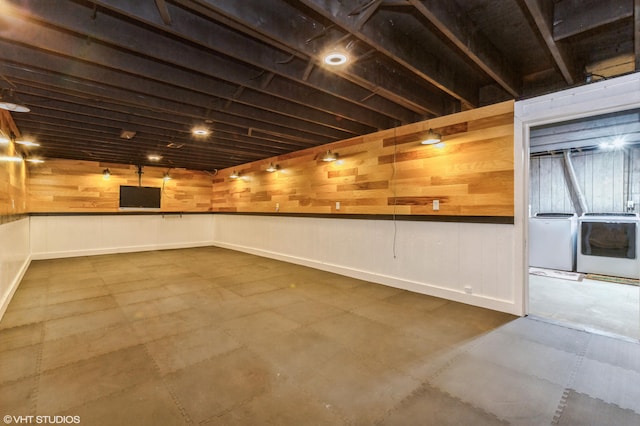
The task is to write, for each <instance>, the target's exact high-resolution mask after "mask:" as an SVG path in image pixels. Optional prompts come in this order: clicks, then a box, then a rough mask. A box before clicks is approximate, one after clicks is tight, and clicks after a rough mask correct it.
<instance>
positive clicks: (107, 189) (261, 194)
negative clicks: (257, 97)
mask: <svg viewBox="0 0 640 426" xmlns="http://www.w3.org/2000/svg"><path fill="white" fill-rule="evenodd" d="M430 128H433V129H434V130H436V131H438V132H440V133H441V134H442V135H443V136H444V138H443V141H444V144H445V146H444V147H442V148H438V147H435V146H426V145H421V144H420V140H421V139H422V138H423V137H424V135H426V133H427V132H428V130H429V129H430ZM327 149H331V150H332V151H333V152H337V153H338V154H339V161H336V162H331V163H327V162H324V161H322V160H321V159H320V157H321V155H322V154H324V152H326V150H327ZM271 162H273V163H275V164H278V165H279V167H280V168H279V170H278V171H277V172H274V173H269V172H267V171H266V170H265V169H266V168H267V166H268V165H269V163H271ZM513 164H514V163H513V102H505V103H502V104H497V105H492V106H489V107H484V108H479V109H475V110H470V111H465V112H462V113H458V114H453V115H450V116H445V117H439V118H437V119H433V120H429V121H424V122H420V123H413V124H410V125H407V126H402V127H399V128H397V129H391V130H385V131H382V132H378V133H374V134H370V135H365V136H361V137H356V138H352V139H348V140H345V141H341V142H337V143H333V144H330V145H324V146H322V147H316V148H312V149H307V150H303V151H298V152H294V153H290V154H286V155H282V156H280V157H274V158H270V159H266V160H263V161H259V162H253V163H249V164H245V165H242V166H240V167H237V168H235V169H225V170H221V171H220V172H219V173H218V174H217V175H215V176H211V175H210V174H207V173H206V172H196V171H189V170H171V171H170V174H171V176H172V178H173V179H171V180H169V181H167V182H163V180H162V176H163V174H164V172H166V169H161V168H154V167H145V168H144V174H143V176H142V185H143V186H155V187H163V192H162V210H163V211H187V212H188V211H214V212H248V213H273V212H276V211H278V212H282V213H304V214H332V213H333V214H380V215H391V214H397V215H442V216H513ZM105 168H109V169H110V170H111V173H112V175H111V178H110V179H109V180H107V181H105V180H104V179H103V176H102V171H103V170H104V169H105ZM233 170H237V171H238V172H240V174H241V177H240V178H239V179H231V178H230V175H231V173H232V171H233ZM136 171H137V168H136V167H135V166H133V165H119V164H105V163H98V162H91V161H75V160H61V159H53V160H47V162H46V163H44V164H40V165H32V166H29V177H28V184H27V188H28V204H29V211H30V212H34V213H38V212H114V211H118V198H119V186H120V185H137V184H138V175H137V173H136ZM5 193H7V192H6V191H5ZM434 200H439V202H440V210H439V211H434V210H433V201H434ZM336 202H340V209H339V210H338V209H336ZM5 203H6V202H5Z"/></svg>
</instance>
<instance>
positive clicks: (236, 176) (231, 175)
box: [229, 170, 240, 179]
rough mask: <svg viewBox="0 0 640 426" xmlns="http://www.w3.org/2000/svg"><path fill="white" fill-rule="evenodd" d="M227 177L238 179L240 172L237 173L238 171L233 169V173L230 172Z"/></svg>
mask: <svg viewBox="0 0 640 426" xmlns="http://www.w3.org/2000/svg"><path fill="white" fill-rule="evenodd" d="M229 177H230V178H231V179H238V178H239V177H240V173H238V172H236V171H235V170H234V171H233V173H231V174H230V175H229Z"/></svg>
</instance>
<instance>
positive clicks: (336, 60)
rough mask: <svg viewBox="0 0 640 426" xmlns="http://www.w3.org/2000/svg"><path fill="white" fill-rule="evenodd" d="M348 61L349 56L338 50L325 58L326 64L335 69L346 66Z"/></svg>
mask: <svg viewBox="0 0 640 426" xmlns="http://www.w3.org/2000/svg"><path fill="white" fill-rule="evenodd" d="M348 60H349V57H348V56H347V54H346V53H344V52H340V51H338V50H333V51H331V52H329V53H328V54H326V55H325V57H324V63H325V64H327V65H331V66H333V67H335V66H338V65H343V64H346V63H347V61H348Z"/></svg>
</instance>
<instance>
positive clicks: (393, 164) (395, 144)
mask: <svg viewBox="0 0 640 426" xmlns="http://www.w3.org/2000/svg"><path fill="white" fill-rule="evenodd" d="M397 132H398V127H397V126H396V127H394V128H393V161H392V162H391V170H392V171H391V184H392V185H393V215H392V218H393V219H392V222H393V258H394V259H395V258H396V257H397V254H396V241H397V238H398V224H397V222H396V206H397V204H398V190H397V184H396V153H397V152H398V138H397Z"/></svg>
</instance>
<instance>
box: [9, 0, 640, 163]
mask: <svg viewBox="0 0 640 426" xmlns="http://www.w3.org/2000/svg"><path fill="white" fill-rule="evenodd" d="M639 26H640V19H639V17H637V16H634V0H560V1H557V0H555V1H551V0H547V1H545V0H500V1H496V0H455V1H452V0H439V1H436V0H432V1H421V0H405V1H402V0H387V1H383V0H299V1H293V0H244V1H238V0H155V1H152V0H139V1H130V0H104V1H82V0H78V1H69V0H58V1H50V0H21V1H20V0H0V73H1V74H2V76H3V77H4V78H3V79H0V88H2V89H14V93H15V94H17V95H18V97H19V98H20V99H21V100H22V101H23V102H24V103H25V104H26V105H28V106H29V108H31V111H30V112H28V113H13V114H12V115H13V117H14V120H15V122H16V124H17V126H18V128H19V130H20V132H21V133H22V135H21V136H22V137H24V138H32V139H34V140H37V142H39V143H40V144H41V146H40V147H39V148H37V150H35V151H33V154H34V155H39V156H42V157H45V158H46V157H49V158H68V159H82V160H93V161H101V162H112V163H125V164H136V165H148V164H157V165H160V166H165V167H186V168H189V169H197V170H213V169H220V168H226V167H232V166H235V165H238V164H243V163H247V162H251V161H255V160H260V159H264V158H268V157H273V156H277V155H282V154H286V153H289V152H292V151H297V150H300V149H304V148H309V147H314V146H318V145H323V144H326V143H329V142H334V141H339V140H343V139H347V138H350V137H354V136H359V135H364V134H368V133H373V132H376V131H378V130H382V129H387V128H392V127H396V126H398V125H402V124H407V123H412V122H417V121H421V120H425V119H429V118H432V117H438V116H442V115H446V114H450V113H454V112H457V111H461V110H466V109H469V108H475V107H478V106H482V105H487V104H491V103H495V102H499V101H503V100H507V99H521V98H523V97H530V96H535V95H540V94H543V93H548V92H552V91H556V90H560V89H564V88H567V87H572V86H576V85H581V84H587V83H585V82H586V80H587V74H589V73H591V75H592V76H591V81H597V80H598V79H601V78H603V77H612V76H615V75H620V74H625V73H628V72H632V71H635V69H636V68H637V65H636V64H637V61H638V49H639V47H638V46H637V45H634V34H638V32H639ZM332 49H341V50H343V51H346V52H347V53H348V55H349V56H350V58H351V60H350V61H349V62H348V63H347V64H346V65H343V66H340V67H334V68H331V67H329V66H326V65H323V62H322V57H323V55H324V53H325V52H326V51H328V50H332ZM194 126H205V127H207V128H208V129H209V130H210V131H211V133H210V134H209V135H208V136H194V135H192V133H191V131H192V129H193V127H194ZM123 131H129V132H135V134H134V136H133V137H130V138H126V137H121V134H122V132H123ZM32 149H33V148H32ZM150 154H155V155H159V156H161V157H162V158H161V160H160V161H158V162H155V163H152V162H150V161H149V160H148V158H147V157H148V155H150Z"/></svg>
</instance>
